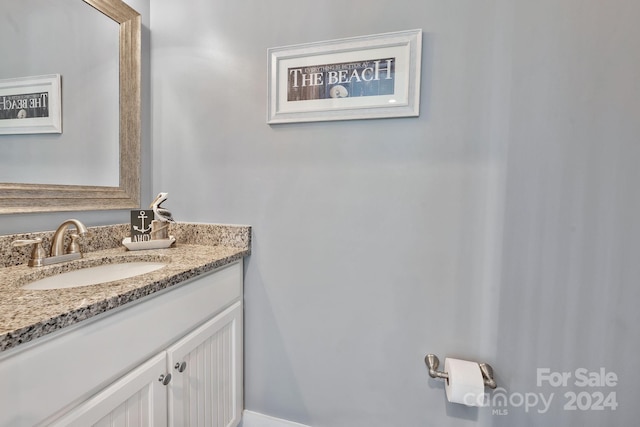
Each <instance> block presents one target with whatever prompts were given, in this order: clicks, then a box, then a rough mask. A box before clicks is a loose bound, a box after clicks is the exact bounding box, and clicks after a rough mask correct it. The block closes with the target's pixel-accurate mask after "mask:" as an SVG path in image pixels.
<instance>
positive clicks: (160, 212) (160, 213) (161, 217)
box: [149, 193, 175, 222]
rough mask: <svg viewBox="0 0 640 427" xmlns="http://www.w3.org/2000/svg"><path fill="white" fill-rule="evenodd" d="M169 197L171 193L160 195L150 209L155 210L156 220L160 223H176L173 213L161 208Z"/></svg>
mask: <svg viewBox="0 0 640 427" xmlns="http://www.w3.org/2000/svg"><path fill="white" fill-rule="evenodd" d="M168 197H169V193H160V194H158V196H157V197H156V198H155V199H154V200H153V202H151V205H150V206H149V209H153V213H154V215H155V219H157V220H158V221H165V222H175V221H174V219H173V216H171V212H169V211H168V210H166V209H165V208H163V207H162V206H160V205H161V204H162V203H163V202H164V201H165V200H167V198H168Z"/></svg>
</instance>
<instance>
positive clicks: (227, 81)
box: [151, 0, 504, 427]
mask: <svg viewBox="0 0 640 427" xmlns="http://www.w3.org/2000/svg"><path fill="white" fill-rule="evenodd" d="M497 12H498V11H497V10H495V8H494V3H493V2H491V1H477V0H473V1H457V2H442V1H423V0H421V1H400V2H393V3H379V4H376V5H375V7H372V5H371V2H365V1H350V2H343V1H325V2H321V3H320V4H319V3H317V2H315V3H311V2H299V1H291V0H279V1H269V2H258V1H252V2H248V1H236V2H220V1H218V2H212V1H204V0H203V1H195V0H191V1H186V2H175V1H169V0H165V1H160V0H156V1H154V2H153V5H152V9H151V13H152V16H151V28H152V66H151V70H152V82H153V83H152V105H153V144H154V146H153V182H154V188H155V190H158V191H160V190H161V191H167V192H169V194H170V197H169V200H168V202H167V204H166V205H167V207H169V208H170V209H171V211H172V212H173V214H174V217H176V218H177V219H178V220H189V221H203V222H223V223H225V222H230V223H247V224H251V225H252V226H253V227H254V241H253V255H252V256H251V258H250V260H249V261H248V262H247V268H246V282H245V292H246V294H245V302H246V317H245V318H246V323H245V325H246V329H245V333H246V338H245V344H246V347H245V348H246V358H245V369H246V383H245V390H246V391H245V397H246V407H247V408H248V409H250V410H253V411H257V412H261V413H265V414H269V415H272V416H277V417H281V418H285V419H289V420H294V421H298V422H302V423H305V424H310V425H313V426H333V427H338V426H345V427H346V426H349V427H353V426H400V425H403V426H420V425H438V426H446V425H456V426H464V425H475V424H477V422H476V420H477V419H482V418H483V417H486V414H485V413H483V412H481V411H478V410H475V409H467V408H463V407H458V408H455V407H452V406H448V405H446V402H445V400H444V390H443V384H442V383H437V382H435V381H430V380H429V379H428V375H427V371H426V369H425V366H424V362H423V358H424V356H425V355H426V354H427V353H428V352H435V353H437V354H439V355H440V356H441V357H442V358H444V356H445V355H449V356H458V357H466V358H478V359H479V360H488V361H493V360H494V359H495V338H494V337H493V335H494V334H495V332H496V327H495V318H496V314H497V310H498V306H497V304H496V302H495V301H497V299H498V293H499V283H498V277H497V275H498V274H499V269H498V266H499V264H498V261H499V253H500V252H499V247H500V243H501V242H500V240H499V236H500V234H499V230H500V227H501V225H502V223H501V217H500V212H501V210H500V206H501V203H502V202H501V198H502V197H503V191H502V190H501V188H500V186H501V185H502V182H501V178H500V177H501V176H502V173H503V172H502V170H503V169H504V162H502V161H501V159H502V156H503V154H502V151H503V148H502V147H503V145H504V144H503V143H502V141H500V136H499V135H497V134H499V133H500V131H501V126H503V125H504V123H503V122H502V121H501V120H499V117H497V116H495V115H496V114H498V113H499V111H498V112H497V113H496V112H494V111H493V110H492V108H491V105H492V103H496V104H499V102H498V101H499V96H500V95H497V94H498V93H499V92H500V90H501V87H500V85H501V84H502V82H501V80H500V78H499V76H498V75H496V69H497V70H500V69H502V68H503V67H502V64H501V63H500V61H503V58H502V56H501V55H502V53H501V52H497V50H496V48H495V47H494V42H493V40H494V38H495V37H498V36H500V35H499V34H494V30H493V28H495V27H496V20H497V19H498V16H496V13H497ZM413 28H422V29H423V30H424V32H425V34H424V49H423V63H422V67H423V73H422V83H423V86H422V93H421V95H422V104H421V115H420V117H419V118H404V119H386V120H371V121H346V122H326V123H305V124H286V125H278V126H269V125H267V124H266V105H267V75H266V71H267V48H269V47H275V46H284V45H290V44H295V43H303V42H313V41H319V40H327V39H335V38H340V37H348V36H356V35H366V34H375V33H381V32H390V31H398V30H405V29H413ZM496 85H498V86H499V87H498V88H495V89H494V86H496ZM494 97H497V98H496V99H493V98H494ZM494 116H495V117H494ZM497 368H498V369H499V368H500V367H499V366H498V367H497Z"/></svg>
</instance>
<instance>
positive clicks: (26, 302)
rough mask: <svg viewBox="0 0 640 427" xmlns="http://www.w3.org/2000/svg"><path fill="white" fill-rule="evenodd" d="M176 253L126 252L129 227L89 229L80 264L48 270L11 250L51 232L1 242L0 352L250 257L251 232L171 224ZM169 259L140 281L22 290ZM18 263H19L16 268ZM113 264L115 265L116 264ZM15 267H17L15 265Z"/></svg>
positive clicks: (245, 228)
mask: <svg viewBox="0 0 640 427" xmlns="http://www.w3.org/2000/svg"><path fill="white" fill-rule="evenodd" d="M171 227H172V229H171V231H170V234H172V235H174V236H175V237H176V240H177V242H176V245H175V247H171V248H167V249H159V250H143V251H127V250H126V249H125V248H124V247H123V246H122V244H121V241H122V238H123V236H124V235H126V234H128V229H129V225H128V224H117V225H111V226H100V227H90V228H89V231H90V232H91V237H90V238H89V239H88V242H85V243H84V245H85V246H84V247H83V250H84V251H85V256H84V258H82V259H80V260H74V261H69V262H67V263H62V264H54V265H51V266H46V267H37V268H32V267H27V266H26V265H23V264H24V263H25V262H26V261H27V260H28V259H29V257H30V251H27V253H26V254H25V253H22V252H21V251H19V250H21V249H23V248H13V247H12V246H11V242H13V241H14V240H16V239H27V238H33V237H42V238H43V239H48V238H50V237H51V236H52V234H53V233H52V232H42V233H29V234H17V235H9V236H0V248H1V249H2V253H3V254H5V257H6V256H8V255H6V251H10V254H11V255H10V256H9V257H10V258H11V260H10V262H7V261H6V260H3V261H5V264H9V265H8V266H7V267H4V268H5V269H4V271H3V268H0V277H2V282H0V352H3V351H5V350H9V349H13V348H15V347H18V346H19V345H20V344H22V343H26V342H30V341H32V340H34V339H36V338H39V337H42V336H44V335H47V334H49V333H51V332H54V331H57V330H60V329H63V328H65V327H67V326H70V325H73V324H76V323H78V322H80V321H82V320H85V319H89V318H91V317H94V316H96V315H98V314H101V313H104V312H106V311H108V310H111V309H114V308H117V307H120V306H122V305H123V304H126V303H128V302H132V301H135V300H137V299H139V298H142V297H145V296H148V295H151V294H153V293H155V292H158V291H160V290H163V289H165V288H168V287H171V286H174V285H177V284H179V283H181V282H183V281H185V280H187V279H190V278H193V277H196V276H199V275H201V274H203V273H206V272H209V271H212V270H214V269H217V268H220V267H223V266H225V265H227V264H230V263H232V262H234V261H236V260H239V259H242V258H244V257H246V256H249V255H250V254H251V227H250V226H234V225H218V224H193V223H178V224H172V225H171ZM123 257H126V258H127V259H128V260H129V261H133V260H138V261H140V260H148V261H156V260H159V259H167V260H169V259H170V263H169V264H168V265H167V266H165V267H164V268H162V269H160V270H157V271H155V272H151V273H147V274H145V275H142V276H138V277H134V278H130V279H123V280H120V281H114V282H109V283H107V284H99V285H93V286H84V287H78V288H69V289H56V290H48V291H30V290H25V289H22V288H21V286H22V285H23V284H25V283H27V282H29V281H31V280H34V279H37V278H40V277H45V276H50V275H52V274H57V273H59V272H63V271H68V270H73V269H77V268H84V267H88V266H93V265H100V264H104V263H109V262H121V261H118V259H120V258H123ZM18 260H21V261H22V262H18ZM114 260H115V261H114ZM16 263H17V264H19V265H15V264H16Z"/></svg>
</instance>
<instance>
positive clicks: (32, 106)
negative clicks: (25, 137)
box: [0, 74, 62, 135]
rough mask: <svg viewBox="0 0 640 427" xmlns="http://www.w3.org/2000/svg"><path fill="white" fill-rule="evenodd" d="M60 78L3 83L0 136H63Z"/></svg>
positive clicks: (28, 79) (15, 80)
mask: <svg viewBox="0 0 640 427" xmlns="http://www.w3.org/2000/svg"><path fill="white" fill-rule="evenodd" d="M60 81H61V78H60V74H47V75H42V76H31V77H18V78H12V79H3V80H0V135H9V134H28V133H62V97H61V91H60Z"/></svg>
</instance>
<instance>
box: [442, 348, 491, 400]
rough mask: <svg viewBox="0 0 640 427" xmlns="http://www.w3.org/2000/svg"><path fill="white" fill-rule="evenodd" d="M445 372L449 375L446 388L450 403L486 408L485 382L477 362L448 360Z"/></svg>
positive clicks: (446, 360)
mask: <svg viewBox="0 0 640 427" xmlns="http://www.w3.org/2000/svg"><path fill="white" fill-rule="evenodd" d="M444 371H445V372H446V373H448V374H449V379H448V380H447V381H446V383H445V386H444V390H445V393H446V394H447V400H448V401H449V402H452V403H461V404H463V405H467V406H484V400H485V399H484V380H483V378H482V372H481V371H480V366H479V365H478V364H477V363H476V362H469V361H467V360H460V359H449V358H446V359H445V360H444Z"/></svg>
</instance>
